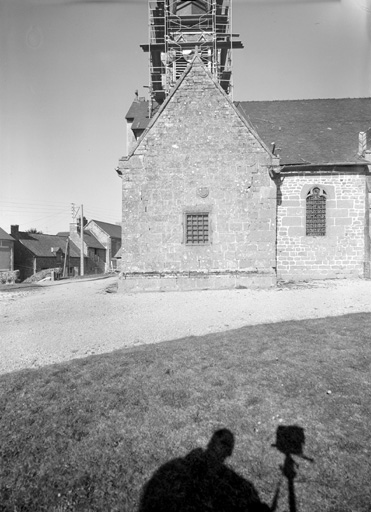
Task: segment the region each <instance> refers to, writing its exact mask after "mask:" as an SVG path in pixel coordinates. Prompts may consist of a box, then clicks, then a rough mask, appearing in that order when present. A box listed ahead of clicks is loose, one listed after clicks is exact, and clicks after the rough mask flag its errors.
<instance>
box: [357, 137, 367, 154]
mask: <svg viewBox="0 0 371 512" xmlns="http://www.w3.org/2000/svg"><path fill="white" fill-rule="evenodd" d="M366 149H367V137H366V132H359V134H358V154H359V156H363V154H364V152H365V151H366Z"/></svg>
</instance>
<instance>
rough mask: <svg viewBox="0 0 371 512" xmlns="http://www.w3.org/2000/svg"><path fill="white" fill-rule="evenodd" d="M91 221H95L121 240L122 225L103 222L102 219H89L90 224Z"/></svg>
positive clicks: (112, 236)
mask: <svg viewBox="0 0 371 512" xmlns="http://www.w3.org/2000/svg"><path fill="white" fill-rule="evenodd" d="M90 222H95V224H96V225H97V226H99V227H100V228H101V229H102V230H103V231H105V232H106V233H107V235H109V236H110V237H111V238H119V239H120V240H121V225H118V224H110V223H109V222H102V221H100V220H91V221H89V224H90Z"/></svg>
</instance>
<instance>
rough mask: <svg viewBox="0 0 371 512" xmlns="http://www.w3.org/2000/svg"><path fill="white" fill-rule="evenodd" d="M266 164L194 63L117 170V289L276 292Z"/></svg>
mask: <svg viewBox="0 0 371 512" xmlns="http://www.w3.org/2000/svg"><path fill="white" fill-rule="evenodd" d="M271 157H272V155H271V154H270V153H269V151H268V150H267V148H266V147H265V146H264V144H263V143H262V142H261V140H260V139H259V138H258V136H257V135H256V134H255V133H254V132H253V130H252V129H251V128H250V127H249V126H248V125H247V123H246V121H245V120H244V119H243V118H242V117H240V115H239V113H238V112H237V110H236V109H235V107H234V106H233V104H232V103H231V101H230V100H229V99H228V97H227V95H226V94H225V93H224V92H223V90H222V89H221V87H220V86H219V84H218V83H217V82H216V81H215V80H214V79H213V77H212V76H211V75H210V74H209V73H208V71H207V70H206V69H205V66H204V65H203V64H202V62H201V60H200V59H199V58H198V57H196V58H195V59H194V60H193V62H192V65H191V66H190V67H189V68H188V70H187V71H186V73H185V74H184V75H183V77H182V79H180V80H179V82H178V84H177V86H176V87H175V89H174V90H173V92H172V93H171V94H170V96H169V97H168V98H167V100H166V101H165V102H164V104H163V105H162V107H161V109H160V111H159V113H158V114H157V116H156V117H155V118H153V119H152V121H151V122H150V124H149V127H148V128H147V130H146V132H145V133H144V135H143V137H142V138H141V139H140V141H139V142H138V143H137V145H136V147H135V148H134V150H133V151H132V153H131V155H129V157H127V158H126V159H123V160H121V162H120V172H121V174H122V180H123V246H122V268H121V286H122V287H123V288H124V289H138V290H139V289H164V288H168V289H184V288H194V287H202V288H212V287H233V286H245V285H246V286H267V285H272V284H274V279H275V272H274V268H275V225H276V217H275V216H276V200H275V198H276V188H275V185H274V183H273V181H272V180H271V179H270V177H269V172H268V167H269V165H270V164H271Z"/></svg>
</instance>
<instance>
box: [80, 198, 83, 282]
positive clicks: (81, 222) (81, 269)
mask: <svg viewBox="0 0 371 512" xmlns="http://www.w3.org/2000/svg"><path fill="white" fill-rule="evenodd" d="M80 236H81V249H80V251H81V254H80V275H81V276H83V275H84V210H83V205H81V216H80Z"/></svg>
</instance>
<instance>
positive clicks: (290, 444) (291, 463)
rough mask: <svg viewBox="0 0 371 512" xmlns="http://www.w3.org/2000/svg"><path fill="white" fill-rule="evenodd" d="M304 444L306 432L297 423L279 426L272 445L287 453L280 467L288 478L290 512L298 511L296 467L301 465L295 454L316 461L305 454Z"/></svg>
mask: <svg viewBox="0 0 371 512" xmlns="http://www.w3.org/2000/svg"><path fill="white" fill-rule="evenodd" d="M304 444H305V434H304V429H303V428H302V427H299V426H297V425H280V426H279V427H278V428H277V431H276V443H275V444H273V445H272V446H274V447H275V448H277V450H278V451H280V452H281V453H283V454H284V455H285V461H284V463H283V465H281V466H280V469H281V472H282V474H283V475H284V476H285V477H286V478H287V485H288V499H289V511H290V512H297V507H296V494H295V484H294V480H295V478H296V475H297V471H296V468H298V467H299V464H298V463H297V462H296V461H295V460H294V458H293V455H295V456H297V457H300V458H301V459H304V460H307V461H309V462H314V460H313V459H311V458H310V457H307V456H306V455H304V454H303V448H304Z"/></svg>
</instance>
